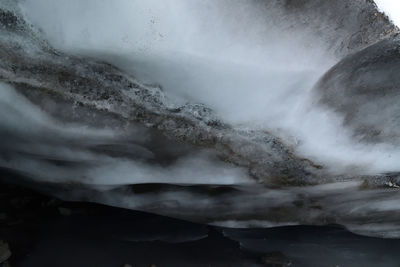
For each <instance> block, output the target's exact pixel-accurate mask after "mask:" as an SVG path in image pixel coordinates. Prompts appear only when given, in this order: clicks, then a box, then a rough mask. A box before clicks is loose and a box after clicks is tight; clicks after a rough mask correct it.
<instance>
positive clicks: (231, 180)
mask: <svg viewBox="0 0 400 267" xmlns="http://www.w3.org/2000/svg"><path fill="white" fill-rule="evenodd" d="M0 111H1V112H0V138H1V139H2V140H6V141H5V142H2V143H1V144H0V151H1V153H0V167H1V168H6V169H9V170H12V171H14V172H16V173H19V174H22V175H23V176H26V177H27V178H33V179H35V181H41V182H49V183H66V184H69V183H71V184H79V185H83V186H89V187H91V186H100V187H101V188H103V189H107V190H108V189H112V188H114V187H115V186H121V185H129V184H141V183H169V184H243V183H246V184H248V183H252V180H251V179H250V178H249V177H248V175H247V173H246V170H244V169H241V168H237V167H235V166H233V165H231V164H228V163H222V162H220V161H219V160H218V159H217V158H216V157H215V155H213V154H212V153H211V152H209V151H206V150H194V151H193V152H192V153H190V154H188V155H186V154H185V157H179V155H178V158H177V159H176V160H174V161H172V162H171V163H170V164H168V165H165V164H161V163H159V162H157V161H156V160H154V159H153V154H154V153H153V152H152V151H151V150H150V149H149V148H147V147H146V142H145V141H146V140H145V139H144V138H143V132H142V131H135V129H133V130H131V131H130V132H129V135H130V136H129V140H127V139H126V137H125V136H124V135H123V134H122V133H120V132H118V131H117V130H114V129H98V128H90V127H86V126H84V125H79V124H71V123H68V124H66V123H60V122H58V121H56V120H54V119H53V118H51V117H50V116H48V115H47V114H45V113H44V112H43V111H42V110H40V108H38V107H36V106H35V105H33V104H32V103H31V102H29V101H28V100H27V99H25V98H24V97H23V96H22V95H20V94H18V93H17V92H16V91H15V90H14V88H12V87H11V86H9V85H6V84H3V83H0ZM147 134H148V135H150V134H149V133H147ZM145 135H146V133H145ZM121 142H122V143H123V145H124V147H129V150H130V151H129V154H126V153H125V154H124V153H119V154H118V155H115V153H111V152H113V150H112V148H119V146H118V145H119V144H120V143H121ZM114 151H115V149H114ZM100 187H99V188H100Z"/></svg>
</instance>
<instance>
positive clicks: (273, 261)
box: [261, 251, 292, 267]
mask: <svg viewBox="0 0 400 267" xmlns="http://www.w3.org/2000/svg"><path fill="white" fill-rule="evenodd" d="M261 262H262V263H263V264H267V265H272V266H281V267H283V266H290V265H291V264H292V263H291V261H290V260H289V259H288V258H287V257H286V256H285V255H284V254H283V253H282V252H279V251H274V252H269V253H266V254H265V255H264V256H262V258H261Z"/></svg>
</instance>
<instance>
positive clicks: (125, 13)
mask: <svg viewBox="0 0 400 267" xmlns="http://www.w3.org/2000/svg"><path fill="white" fill-rule="evenodd" d="M22 7H23V9H24V11H25V13H26V14H27V16H28V17H29V18H30V20H31V21H32V22H33V23H34V24H36V25H38V26H39V27H40V28H41V29H42V30H43V31H44V34H45V36H46V37H47V38H48V39H49V40H50V42H51V43H52V44H53V45H54V46H56V47H57V48H59V49H62V50H64V51H67V52H70V53H78V54H79V53H80V54H87V55H91V56H95V57H100V58H102V59H106V60H108V61H110V62H112V63H113V64H116V65H117V66H119V67H121V68H123V69H125V70H127V71H129V72H131V73H133V74H134V75H136V76H138V77H139V79H142V80H145V81H148V82H154V83H159V84H161V85H162V86H163V88H164V89H165V91H166V92H167V94H168V95H169V96H171V97H174V98H176V99H179V100H180V101H195V102H202V103H205V104H207V105H209V106H210V107H212V108H213V109H214V110H215V111H216V112H217V113H218V114H219V115H220V116H221V117H222V118H223V119H224V120H227V121H229V122H231V123H233V124H235V125H241V126H244V127H251V128H263V129H267V130H269V131H272V132H275V133H276V134H278V135H280V136H283V137H284V138H285V139H287V140H288V142H291V143H292V145H294V146H296V149H297V152H298V153H299V154H301V155H303V156H305V157H308V158H310V159H312V160H314V161H316V162H320V163H323V164H325V165H327V166H329V167H330V168H331V169H332V171H335V172H354V173H366V174H372V173H380V172H389V171H399V170H400V167H399V164H398V162H399V160H400V152H399V151H398V149H397V148H393V147H391V146H386V145H384V144H381V145H368V146H367V145H364V144H361V143H359V142H357V141H356V140H354V139H353V138H352V137H351V133H350V132H348V131H347V130H346V129H344V128H343V127H342V118H341V117H339V116H338V115H336V114H333V113H332V112H330V111H328V110H324V109H322V108H321V107H318V106H317V105H315V104H314V103H313V99H312V95H311V93H310V90H311V88H312V86H313V85H314V84H315V82H316V81H317V80H318V78H319V77H321V75H322V74H323V73H324V72H325V71H326V70H327V69H329V67H330V66H332V65H333V64H335V63H336V62H337V61H338V60H339V59H338V58H336V57H335V56H333V55H332V53H330V52H329V51H328V50H327V49H326V48H325V47H324V45H323V44H322V43H320V42H318V38H316V37H315V36H311V35H309V33H307V32H299V31H296V32H292V31H290V30H289V29H284V28H282V27H280V26H277V25H275V24H274V22H273V19H270V18H269V17H268V16H267V15H266V13H265V12H266V10H259V9H257V8H255V7H254V5H252V4H250V2H246V1H242V2H240V1H236V2H232V1H228V2H227V1H210V0H209V1H196V0H169V1H157V0H148V1H139V0H118V1H105V0H70V1H62V0H25V2H23V4H22ZM310 40H312V42H310Z"/></svg>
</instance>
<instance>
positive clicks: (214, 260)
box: [0, 183, 400, 267]
mask: <svg viewBox="0 0 400 267" xmlns="http://www.w3.org/2000/svg"><path fill="white" fill-rule="evenodd" d="M0 185H1V187H0V200H1V202H0V203H2V206H1V210H2V211H3V210H4V211H7V212H8V213H9V214H10V218H12V219H10V220H9V221H8V222H0V239H4V240H7V242H8V243H9V244H10V248H12V255H11V257H10V258H9V261H10V264H11V266H17V267H18V266H20V267H34V266H35V267H36V266H43V267H54V266H59V267H71V266H74V267H87V266H97V267H113V266H115V267H119V266H123V265H124V264H127V263H129V264H130V265H132V266H140V267H149V266H151V265H152V264H154V265H156V266H171V267H172V266H173V267H179V266H182V267H183V266H210V265H211V266H273V264H275V266H279V264H280V266H287V264H288V263H289V262H291V263H292V265H291V266H300V267H303V266H304V267H307V266H321V267H325V266H326V267H332V266H355V267H358V266H360V267H361V266H362V267H369V266H371V267H372V266H389V267H390V266H393V267H395V266H398V262H399V261H400V256H399V254H398V249H399V247H400V241H399V240H394V239H378V238H368V237H361V236H357V235H354V234H351V233H349V232H347V231H345V230H344V229H343V228H340V227H337V226H329V227H308V226H297V227H279V228H272V229H262V228H254V229H232V228H219V227H211V226H206V225H201V224H193V223H189V222H186V221H179V220H175V219H171V218H167V217H162V216H157V215H151V214H148V213H141V212H135V211H131V210H124V209H119V208H113V207H107V206H102V205H97V204H88V203H82V202H75V203H73V202H63V201H61V200H58V199H52V198H49V197H47V196H44V195H40V194H37V193H34V192H33V191H31V190H29V189H24V188H21V187H19V186H10V185H7V184H3V183H1V184H0ZM10 198H12V199H14V200H16V199H20V200H21V201H20V202H21V203H24V204H20V205H17V206H15V205H14V204H12V203H11V201H6V200H8V199H10ZM27 199H29V201H28V200H27ZM13 202H15V201H13ZM5 203H6V204H5ZM60 207H63V208H67V209H69V210H71V215H69V216H63V215H61V214H60V213H59V212H58V208H60ZM285 264H286V265H285Z"/></svg>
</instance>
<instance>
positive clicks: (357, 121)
mask: <svg viewBox="0 0 400 267" xmlns="http://www.w3.org/2000/svg"><path fill="white" fill-rule="evenodd" d="M399 72H400V38H399V37H394V38H390V39H386V40H383V41H381V42H379V43H377V44H375V45H372V46H370V47H368V48H366V49H364V50H362V51H360V52H358V53H355V54H352V55H350V56H348V57H346V58H345V59H343V60H342V61H340V62H339V63H338V64H337V65H336V66H334V67H333V68H332V69H331V70H329V71H328V72H327V73H326V74H325V75H324V77H322V78H321V80H320V81H319V83H318V84H317V85H316V87H315V90H316V91H317V93H318V95H319V96H320V98H321V102H322V103H323V104H325V105H328V106H329V107H331V108H333V109H334V110H335V111H336V112H338V113H340V114H342V115H343V117H344V123H345V125H347V126H348V127H350V128H351V129H353V131H354V134H355V135H356V136H357V137H358V138H359V139H361V140H364V141H366V142H374V143H391V144H394V145H399V144H400V118H399V116H398V114H399V112H400V107H399V105H398V103H399V101H400V95H399V92H400V76H399Z"/></svg>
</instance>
